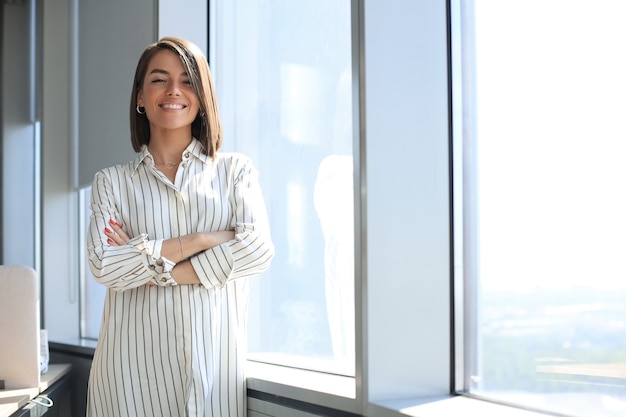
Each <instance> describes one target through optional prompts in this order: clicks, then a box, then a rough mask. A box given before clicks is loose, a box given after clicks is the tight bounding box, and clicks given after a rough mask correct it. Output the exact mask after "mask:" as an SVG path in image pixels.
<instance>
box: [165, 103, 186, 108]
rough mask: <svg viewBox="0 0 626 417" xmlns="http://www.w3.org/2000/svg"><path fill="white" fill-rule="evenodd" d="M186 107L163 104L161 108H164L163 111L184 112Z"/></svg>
mask: <svg viewBox="0 0 626 417" xmlns="http://www.w3.org/2000/svg"><path fill="white" fill-rule="evenodd" d="M185 107H186V106H184V105H182V104H173V103H167V104H161V108H163V109H171V110H182V109H184V108H185Z"/></svg>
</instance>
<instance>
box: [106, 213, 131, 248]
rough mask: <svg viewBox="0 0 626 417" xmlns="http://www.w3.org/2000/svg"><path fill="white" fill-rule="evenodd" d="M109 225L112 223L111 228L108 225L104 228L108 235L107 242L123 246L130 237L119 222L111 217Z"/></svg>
mask: <svg viewBox="0 0 626 417" xmlns="http://www.w3.org/2000/svg"><path fill="white" fill-rule="evenodd" d="M109 225H111V229H109V228H108V227H105V228H104V233H105V234H106V235H107V237H108V239H107V242H109V245H113V246H122V245H125V244H126V243H127V242H128V241H129V240H130V237H129V236H128V235H127V234H126V232H125V231H124V229H122V226H121V225H120V224H119V223H118V222H116V221H115V220H113V219H111V220H109Z"/></svg>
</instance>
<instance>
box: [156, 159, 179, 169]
mask: <svg viewBox="0 0 626 417" xmlns="http://www.w3.org/2000/svg"><path fill="white" fill-rule="evenodd" d="M154 162H155V163H157V164H160V165H163V166H164V167H165V169H174V168H176V167H178V164H180V162H165V161H159V160H157V159H155V160H154Z"/></svg>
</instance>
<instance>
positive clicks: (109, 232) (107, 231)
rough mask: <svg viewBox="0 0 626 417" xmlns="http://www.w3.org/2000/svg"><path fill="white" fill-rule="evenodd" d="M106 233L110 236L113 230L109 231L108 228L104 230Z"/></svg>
mask: <svg viewBox="0 0 626 417" xmlns="http://www.w3.org/2000/svg"><path fill="white" fill-rule="evenodd" d="M104 233H106V234H107V235H110V234H111V233H113V231H112V230H111V229H109V228H108V227H105V228H104Z"/></svg>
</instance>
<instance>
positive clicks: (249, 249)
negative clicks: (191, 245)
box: [190, 158, 274, 288]
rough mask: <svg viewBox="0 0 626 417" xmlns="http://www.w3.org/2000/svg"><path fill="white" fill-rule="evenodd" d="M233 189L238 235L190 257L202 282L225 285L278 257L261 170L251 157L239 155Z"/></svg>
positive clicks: (234, 224) (233, 222) (264, 267)
mask: <svg viewBox="0 0 626 417" xmlns="http://www.w3.org/2000/svg"><path fill="white" fill-rule="evenodd" d="M231 172H232V173H233V174H232V175H233V179H232V182H231V183H232V184H233V189H232V190H231V192H230V193H229V199H230V204H231V207H232V209H233V210H232V212H233V217H232V219H231V227H232V229H233V230H234V231H235V238H234V239H233V240H231V241H229V242H226V243H223V244H221V245H218V246H216V247H214V248H211V249H209V250H206V251H204V252H200V253H199V254H196V255H195V256H192V257H191V258H190V261H191V264H192V265H193V268H194V270H195V271H196V274H197V275H198V277H199V278H200V281H201V283H202V285H204V286H205V287H207V288H211V287H218V288H219V287H222V286H224V285H225V284H226V282H228V281H229V280H232V279H237V278H242V277H248V276H252V275H258V274H260V273H262V272H264V271H266V270H267V269H269V267H270V264H271V260H272V258H273V257H274V245H273V243H272V240H271V237H270V230H269V222H268V217H267V211H266V208H265V202H264V200H263V195H262V193H261V186H260V184H259V180H258V172H257V170H256V169H255V168H254V166H253V164H252V162H251V161H250V160H249V159H247V158H241V159H235V160H234V162H233V167H232V171H231Z"/></svg>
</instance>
